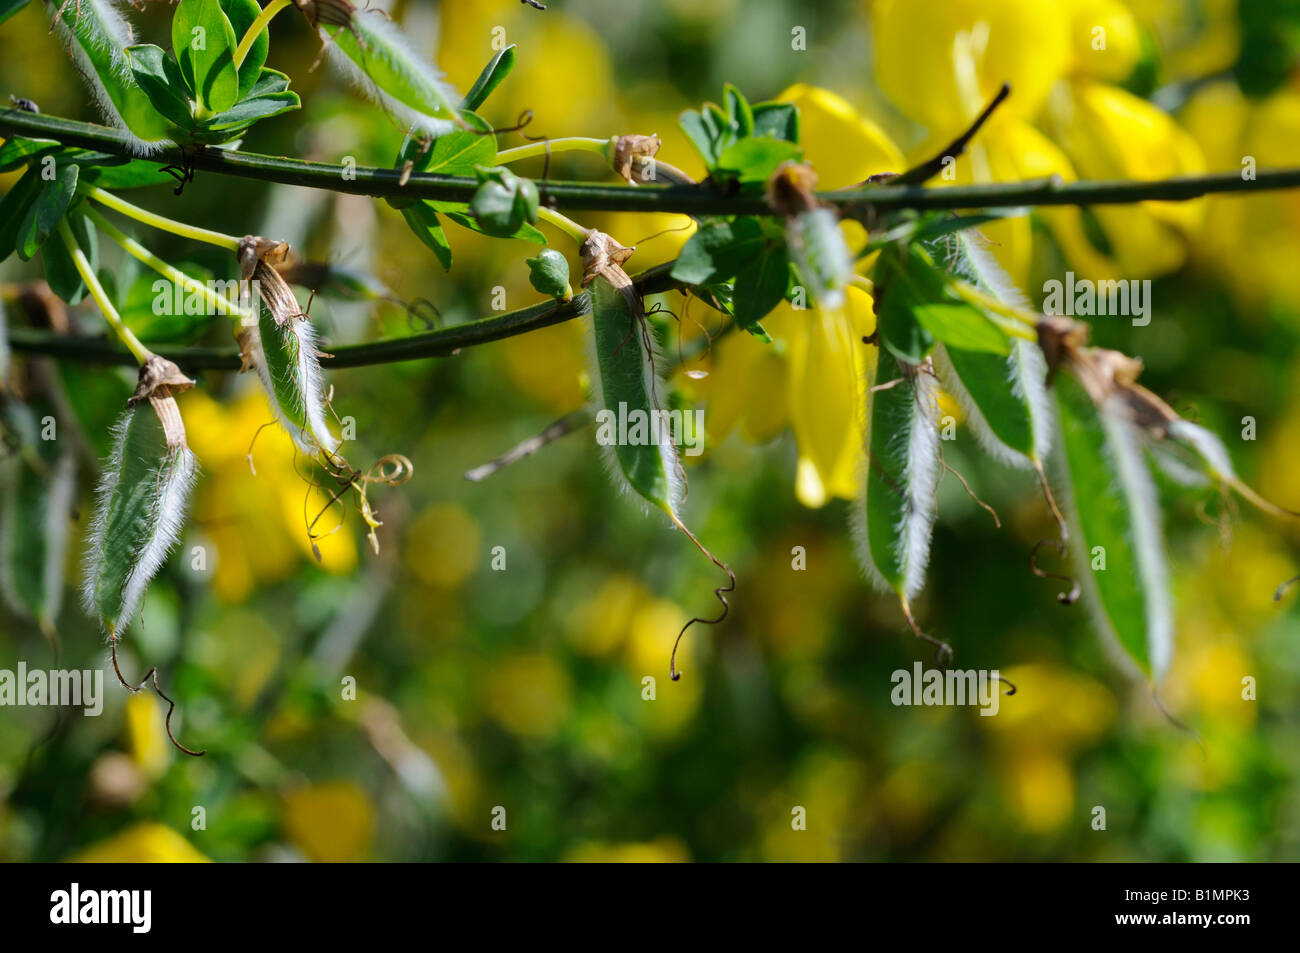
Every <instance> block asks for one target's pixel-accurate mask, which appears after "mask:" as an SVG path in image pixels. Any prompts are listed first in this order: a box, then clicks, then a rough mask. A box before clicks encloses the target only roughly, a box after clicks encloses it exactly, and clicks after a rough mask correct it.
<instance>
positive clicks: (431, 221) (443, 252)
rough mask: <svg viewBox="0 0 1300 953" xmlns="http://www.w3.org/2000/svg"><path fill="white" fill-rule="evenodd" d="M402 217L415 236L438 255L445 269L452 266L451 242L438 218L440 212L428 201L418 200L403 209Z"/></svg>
mask: <svg viewBox="0 0 1300 953" xmlns="http://www.w3.org/2000/svg"><path fill="white" fill-rule="evenodd" d="M402 217H403V218H404V219H406V224H407V225H408V226H410V229H411V231H412V232H414V233H415V236H416V237H417V238H418V239H420V241H422V242H424V244H425V245H427V246H428V247H429V248H430V249H431V250H432V251H433V254H434V255H435V256H436V257H437V259H438V262H439V263H440V264H441V265H442V268H443V270H444V271H447V270H448V269H450V268H451V243H450V242H449V241H447V233H446V231H445V230H444V229H443V227H442V222H440V221H439V220H438V213H437V212H435V211H434V210H433V209H432V208H430V207H429V203H427V202H416V203H415V204H414V205H409V206H407V207H406V208H404V209H402Z"/></svg>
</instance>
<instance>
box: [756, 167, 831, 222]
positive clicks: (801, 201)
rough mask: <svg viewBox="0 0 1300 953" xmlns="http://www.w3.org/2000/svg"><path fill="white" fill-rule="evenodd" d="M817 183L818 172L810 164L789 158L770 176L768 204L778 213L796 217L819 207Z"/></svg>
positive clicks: (785, 216) (786, 216)
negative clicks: (814, 190) (816, 191)
mask: <svg viewBox="0 0 1300 953" xmlns="http://www.w3.org/2000/svg"><path fill="white" fill-rule="evenodd" d="M816 185H817V172H816V170H815V169H813V167H812V166H811V165H810V164H808V163H807V162H795V161H793V160H791V159H787V160H786V161H785V162H782V163H781V164H780V165H779V166H777V167H776V171H775V172H773V173H772V174H771V176H769V177H768V180H767V186H766V188H767V204H768V205H770V206H771V207H772V211H773V212H775V213H776V214H777V215H780V216H782V217H784V218H794V217H795V216H796V215H801V214H803V213H804V212H808V211H811V210H812V209H815V208H817V207H818V205H819V204H820V203H819V202H818V201H817V196H816V194H815V193H814V192H813V189H814V187H815V186H816Z"/></svg>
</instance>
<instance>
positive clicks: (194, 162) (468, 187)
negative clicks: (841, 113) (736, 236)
mask: <svg viewBox="0 0 1300 953" xmlns="http://www.w3.org/2000/svg"><path fill="white" fill-rule="evenodd" d="M15 135H17V136H30V137H33V138H38V139H53V140H55V141H57V142H61V143H63V144H64V145H68V146H79V147H81V148H85V149H95V150H97V151H100V152H105V153H108V154H110V155H115V156H120V157H122V158H124V159H131V158H136V156H135V153H134V151H133V150H134V146H132V144H131V143H130V142H129V141H128V140H127V139H126V137H125V136H124V134H123V133H121V132H120V131H118V130H115V129H110V128H108V127H107V126H98V125H94V124H92V123H84V122H76V121H74V120H70V119H61V118H58V117H55V116H47V115H44V114H43V113H42V114H37V113H29V112H24V111H23V110H19V109H9V108H5V109H0V136H5V137H9V136H15ZM149 161H150V162H157V163H158V164H159V165H167V164H172V165H181V164H184V163H188V166H187V167H188V168H192V169H196V170H199V171H204V172H214V173H218V174H222V175H233V176H239V177H241V178H247V179H257V180H260V181H262V182H276V183H280V184H282V185H297V186H304V187H307V188H316V189H325V190H328V191H331V192H340V193H347V194H353V195H370V196H374V197H376V198H398V197H400V198H406V199H438V200H442V201H450V202H469V200H470V199H471V198H472V197H473V195H474V193H475V191H476V190H477V189H478V185H479V183H478V180H477V179H474V178H468V177H465V176H447V175H437V174H434V173H428V172H417V173H414V174H412V175H411V176H410V177H409V180H407V181H406V183H405V184H403V182H402V178H403V172H402V170H401V169H385V168H375V167H358V168H355V169H354V168H352V167H344V166H342V165H337V164H333V163H326V162H308V161H305V160H302V159H289V158H284V157H279V156H268V155H260V154H258V153H253V152H241V151H237V150H229V149H218V148H214V147H192V148H189V149H185V150H182V149H181V148H180V147H179V146H175V145H172V146H165V147H163V148H162V149H161V150H159V151H158V152H157V153H156V154H154V155H153V156H152V157H151V158H150V160H149ZM1297 187H1300V168H1287V169H1263V170H1259V171H1258V172H1257V174H1256V176H1255V178H1253V179H1245V178H1243V177H1242V175H1241V172H1240V171H1239V170H1233V171H1229V172H1217V173H1212V174H1208V175H1190V176H1180V177H1177V178H1172V179H1156V180H1143V181H1128V180H1119V181H1096V182H1087V181H1083V182H1065V181H1063V180H1062V179H1061V178H1060V177H1059V176H1054V177H1050V178H1045V179H1037V180H1031V181H1026V182H993V183H985V184H979V185H955V186H949V187H946V188H933V189H929V188H922V187H919V186H916V185H898V184H897V183H895V184H893V185H891V184H890V182H889V180H886V181H884V182H881V183H873V184H869V185H866V186H857V187H853V188H848V189H839V190H836V191H831V192H820V193H818V199H819V200H821V201H823V202H825V203H827V204H829V205H834V206H838V207H839V208H840V209H841V211H844V212H848V211H852V210H854V208H855V207H858V208H859V210H860V209H861V208H864V207H870V208H873V209H875V210H876V211H887V210H899V209H912V210H915V211H927V210H930V209H967V208H1014V207H1018V206H1023V205H1114V204H1123V205H1127V204H1132V203H1134V202H1144V201H1152V200H1155V201H1166V202H1174V201H1185V200H1187V199H1194V198H1200V197H1201V196H1204V195H1210V194H1217V193H1228V192H1261V191H1268V190H1270V189H1289V188H1297ZM545 189H546V194H547V196H548V199H549V200H550V201H551V204H552V205H553V206H554V207H555V208H561V209H570V210H577V211H607V212H617V211H623V212H677V213H681V214H685V215H770V214H772V210H771V208H770V207H769V205H768V204H767V198H766V197H765V196H764V195H763V194H761V193H741V194H737V195H731V194H726V193H723V192H720V191H718V190H717V189H715V188H714V187H712V186H711V185H709V184H707V183H705V184H700V185H670V186H657V185H653V184H644V185H638V186H630V185H608V184H598V183H588V182H554V181H552V182H547V183H545Z"/></svg>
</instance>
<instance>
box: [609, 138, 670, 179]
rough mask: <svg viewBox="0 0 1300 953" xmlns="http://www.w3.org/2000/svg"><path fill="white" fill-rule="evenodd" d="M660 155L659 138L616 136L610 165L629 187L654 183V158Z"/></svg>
mask: <svg viewBox="0 0 1300 953" xmlns="http://www.w3.org/2000/svg"><path fill="white" fill-rule="evenodd" d="M658 154H659V137H658V136H616V137H615V138H614V155H613V157H612V158H611V159H610V165H611V166H613V168H614V171H615V172H616V173H618V175H619V176H620V177H622V179H623V181H625V182H626V183H627V184H628V185H639V184H641V183H642V182H653V181H654V180H655V174H654V168H655V166H654V157H655V156H656V155H658Z"/></svg>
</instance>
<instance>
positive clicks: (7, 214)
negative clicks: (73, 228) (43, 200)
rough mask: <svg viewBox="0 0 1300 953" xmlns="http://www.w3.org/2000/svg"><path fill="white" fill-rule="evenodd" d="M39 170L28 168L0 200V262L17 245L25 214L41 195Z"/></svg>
mask: <svg viewBox="0 0 1300 953" xmlns="http://www.w3.org/2000/svg"><path fill="white" fill-rule="evenodd" d="M41 185H42V182H41V172H40V169H39V168H28V170H27V171H26V172H24V173H23V174H22V176H21V177H20V178H19V179H18V181H17V182H15V183H14V184H13V185H12V186H10V187H9V191H8V192H6V193H5V196H4V198H3V199H0V261H4V260H5V259H6V258H8V257H9V256H10V255H11V254H12V253H13V251H14V248H15V247H17V244H18V231H19V229H20V228H22V225H23V222H24V221H25V220H26V218H27V213H28V211H29V210H30V209H31V207H32V205H33V204H34V203H35V202H36V197H37V196H38V195H40V194H41Z"/></svg>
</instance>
